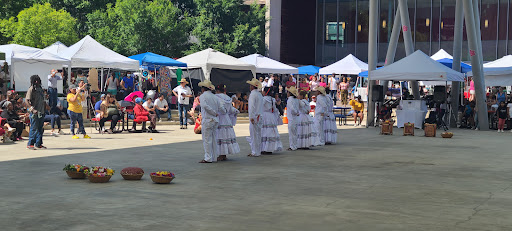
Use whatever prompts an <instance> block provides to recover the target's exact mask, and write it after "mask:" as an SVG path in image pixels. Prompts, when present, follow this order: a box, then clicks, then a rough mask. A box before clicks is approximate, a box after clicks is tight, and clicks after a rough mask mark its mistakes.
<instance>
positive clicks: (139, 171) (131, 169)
mask: <svg viewBox="0 0 512 231" xmlns="http://www.w3.org/2000/svg"><path fill="white" fill-rule="evenodd" d="M121 174H122V175H139V174H144V170H142V168H138V167H127V168H123V170H121Z"/></svg>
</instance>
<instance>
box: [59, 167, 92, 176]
mask: <svg viewBox="0 0 512 231" xmlns="http://www.w3.org/2000/svg"><path fill="white" fill-rule="evenodd" d="M86 169H87V170H88V169H89V167H87V166H85V165H81V164H68V165H66V166H65V167H64V168H63V169H62V170H63V171H66V173H67V174H68V176H69V178H71V179H85V177H86V175H85V173H84V171H85V170H86Z"/></svg>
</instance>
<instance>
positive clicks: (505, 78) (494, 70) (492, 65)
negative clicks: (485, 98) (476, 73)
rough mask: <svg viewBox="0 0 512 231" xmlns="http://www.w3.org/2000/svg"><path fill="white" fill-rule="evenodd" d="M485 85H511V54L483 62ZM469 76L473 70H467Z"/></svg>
mask: <svg viewBox="0 0 512 231" xmlns="http://www.w3.org/2000/svg"><path fill="white" fill-rule="evenodd" d="M483 71H484V76H485V77H484V78H485V86H488V87H491V86H512V55H506V56H503V57H502V58H501V59H498V60H495V61H492V62H489V63H486V64H484V70H483ZM467 75H468V76H469V77H471V76H473V72H468V73H467Z"/></svg>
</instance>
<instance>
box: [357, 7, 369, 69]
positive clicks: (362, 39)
mask: <svg viewBox="0 0 512 231" xmlns="http://www.w3.org/2000/svg"><path fill="white" fill-rule="evenodd" d="M357 4H358V5H357V12H358V13H357V27H356V31H357V32H356V33H357V48H356V56H357V57H358V58H359V59H361V60H363V61H364V62H367V61H368V30H369V28H368V27H369V21H370V20H369V17H368V15H369V10H370V4H369V1H368V0H358V1H357Z"/></svg>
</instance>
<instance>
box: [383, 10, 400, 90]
mask: <svg viewBox="0 0 512 231" xmlns="http://www.w3.org/2000/svg"><path fill="white" fill-rule="evenodd" d="M401 25H402V22H401V21H400V8H398V9H397V10H396V14H395V21H394V23H393V29H392V30H391V37H389V45H388V51H387V53H386V61H385V63H384V65H385V66H387V65H390V64H392V63H394V62H395V54H396V46H397V44H398V37H400V29H401V28H400V26H401ZM382 84H383V85H384V91H383V94H384V95H386V92H387V91H388V85H389V81H382Z"/></svg>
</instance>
